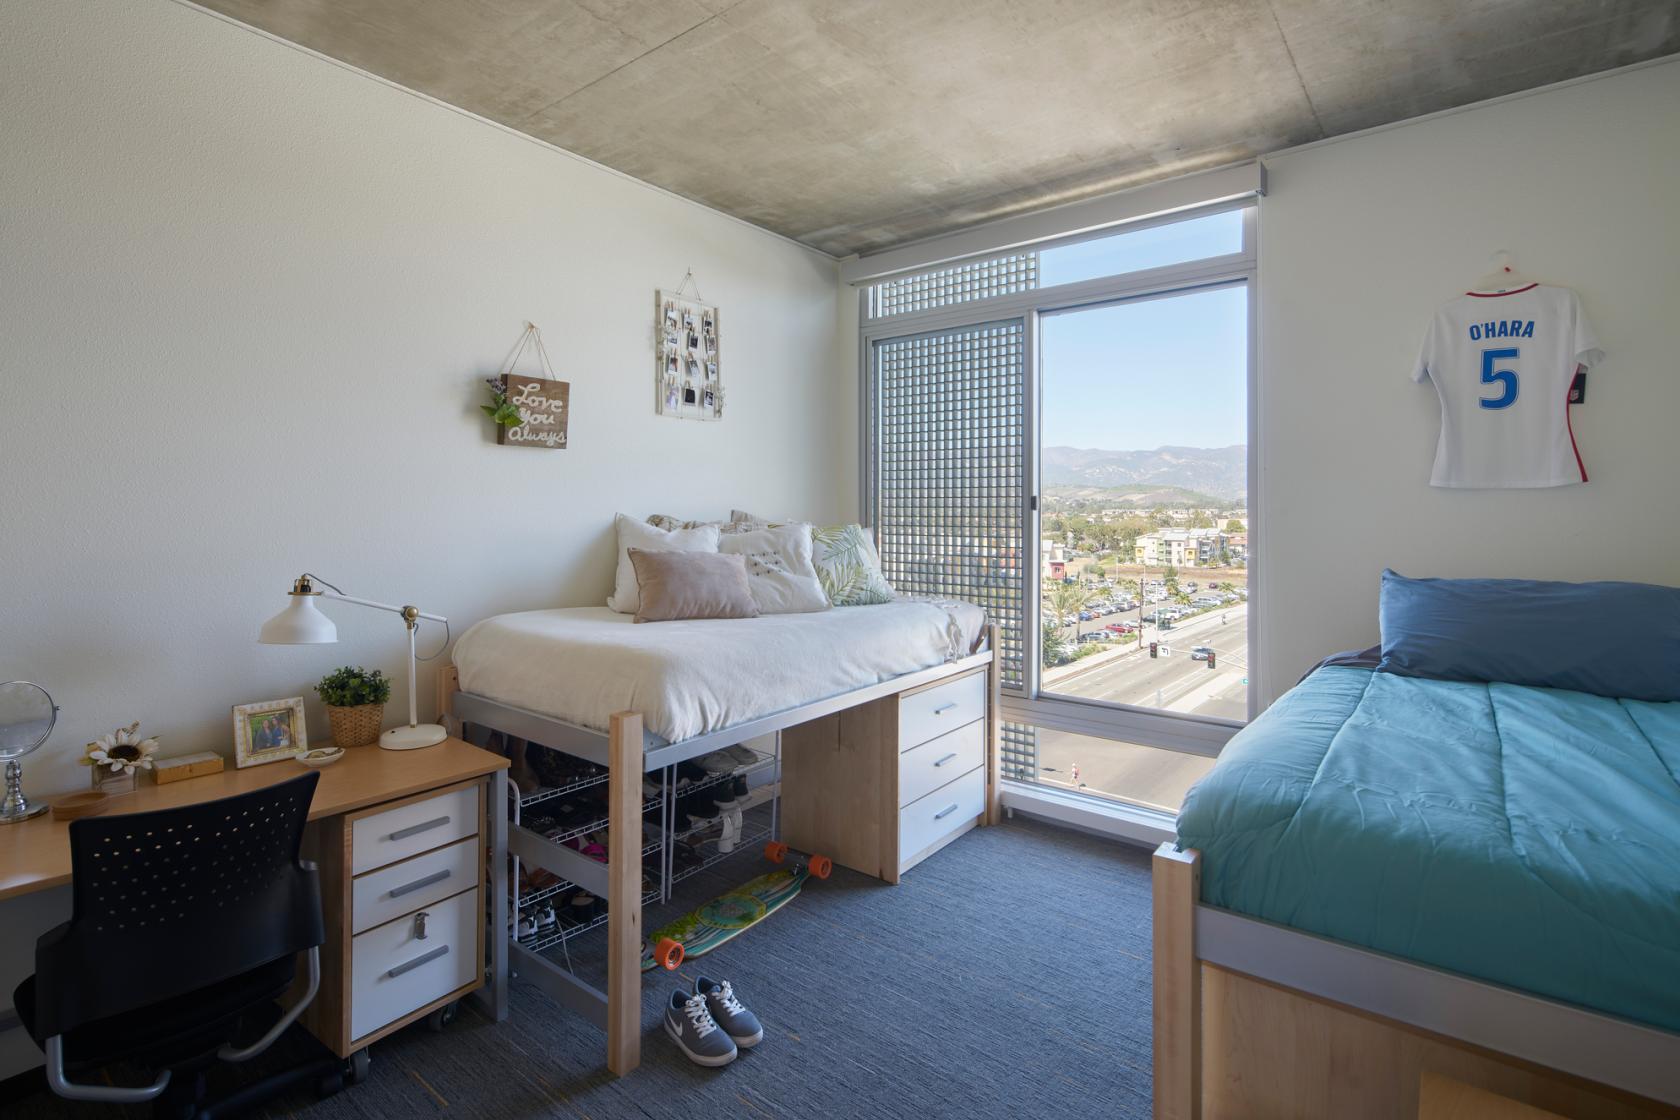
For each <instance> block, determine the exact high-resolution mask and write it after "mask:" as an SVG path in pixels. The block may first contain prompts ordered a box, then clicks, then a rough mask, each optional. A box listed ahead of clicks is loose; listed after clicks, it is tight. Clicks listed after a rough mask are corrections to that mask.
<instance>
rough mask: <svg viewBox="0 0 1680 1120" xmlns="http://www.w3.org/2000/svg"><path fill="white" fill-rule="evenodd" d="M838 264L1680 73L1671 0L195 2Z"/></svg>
mask: <svg viewBox="0 0 1680 1120" xmlns="http://www.w3.org/2000/svg"><path fill="white" fill-rule="evenodd" d="M201 2H202V3H204V4H205V5H206V6H207V7H210V8H213V9H215V10H217V11H220V12H223V13H225V14H227V15H230V16H233V17H235V18H236V19H239V20H242V21H244V22H246V23H249V24H252V25H254V26H256V27H260V28H262V29H264V30H266V31H269V32H272V33H274V34H276V35H279V36H281V37H282V38H285V39H290V40H292V41H294V42H297V43H301V44H303V45H304V46H307V47H312V48H314V49H315V50H318V51H320V52H322V53H323V54H327V55H330V56H332V57H334V58H337V59H341V60H342V61H345V62H348V63H351V64H353V65H355V66H359V67H361V68H363V69H365V70H370V71H372V72H373V73H375V74H378V75H380V76H382V77H385V78H389V79H391V80H392V81H394V82H397V83H399V84H401V85H404V86H408V87H410V88H412V89H417V90H420V91H422V92H424V93H428V94H431V95H432V96H434V97H437V98H439V99H441V100H443V101H446V102H449V103H450V104H452V105H457V106H460V107H461V108H463V109H468V110H471V111H472V112H475V113H478V114H480V115H482V116H485V117H488V118H490V119H491V120H495V121H499V122H501V123H503V124H506V125H509V126H510V127H512V128H515V129H518V130H519V131H521V132H525V133H529V134H530V135H532V136H536V137H539V138H540V139H543V140H547V141H549V142H551V143H553V144H556V145H558V146H560V147H562V148H565V149H567V150H569V151H573V152H577V153H578V154H580V155H584V156H587V157H589V158H590V159H593V160H596V161H598V162H600V163H604V164H606V165H607V166H609V167H614V168H617V169H618V170H620V171H624V172H626V173H628V174H630V175H634V176H636V177H637V178H639V179H644V180H646V181H648V182H650V183H656V184H658V185H659V186H662V187H665V188H667V189H669V190H672V191H674V192H676V193H677V194H681V195H684V196H687V197H689V198H692V199H695V200H697V201H700V202H703V203H705V204H707V205H709V206H713V207H716V208H717V209H719V210H723V211H725V212H727V213H730V214H735V215H737V216H739V217H741V218H745V219H746V220H748V221H750V222H754V223H757V224H758V225H761V226H765V227H767V228H769V229H773V230H775V231H777V232H779V233H783V234H786V235H787V236H789V237H792V238H794V239H796V240H799V241H803V242H805V243H806V244H808V245H811V246H814V247H815V248H818V249H821V250H823V251H824V252H828V253H832V254H834V255H836V256H844V255H846V254H849V253H857V252H869V251H871V250H874V249H877V248H882V247H885V246H888V245H894V244H899V243H902V242H905V241H909V240H913V239H916V238H921V237H927V236H930V235H934V234H939V233H944V232H947V231H950V230H953V229H957V228H960V227H963V226H967V225H972V224H974V223H976V222H981V221H986V220H989V219H993V218H999V217H1005V216H1008V215H1010V214H1014V213H1018V212H1021V211H1024V210H1029V209H1035V208H1038V207H1042V206H1045V205H1049V204H1053V203H1057V202H1066V201H1071V200H1073V199H1078V198H1083V197H1087V196H1090V195H1094V194H1100V193H1102V192H1105V191H1111V190H1115V189H1117V188H1120V187H1126V186H1131V185H1134V184H1137V183H1142V182H1147V181H1150V180H1154V179H1162V178H1166V177H1168V176H1172V175H1178V174H1183V173H1185V172H1188V171H1195V170H1199V169H1202V168H1207V167H1214V166H1218V165H1220V164H1224V163H1230V162H1232V161H1234V160H1239V159H1243V158H1247V157H1250V156H1255V155H1259V154H1263V153H1265V152H1269V151H1274V150H1276V149H1279V148H1283V147H1288V146H1290V145H1294V144H1301V143H1304V142H1306V141H1310V140H1317V139H1320V138H1322V137H1325V136H1333V135H1336V134H1338V133H1344V132H1351V131H1354V130H1356V129H1361V128H1367V127H1369V126H1371V125H1378V124H1383V123H1386V122H1389V121H1395V120H1401V119H1404V118H1406V117H1413V116H1417V115H1419V114H1422V113H1429V112H1433V111H1435V110H1437V109H1446V108H1450V107H1452V106H1454V105H1462V104H1466V103H1468V102H1472V101H1479V100H1482V99H1483V98H1488V97H1494V96H1497V95H1499V94H1504V93H1511V92H1514V91H1517V90H1523V89H1531V88H1533V87H1535V86H1539V85H1544V84H1546V83H1549V82H1555V81H1559V80H1562V79H1564V78H1572V77H1576V76H1577V75H1581V74H1589V73H1593V72H1595V71H1599V70H1605V69H1609V68H1611V67H1616V66H1622V65H1626V64H1627V63H1631V62H1638V61H1640V60H1642V59H1647V58H1654V57H1657V56H1659V55H1664V54H1670V53H1674V52H1676V51H1680V15H1677V12H1680V5H1677V4H1676V3H1675V2H1674V0H201Z"/></svg>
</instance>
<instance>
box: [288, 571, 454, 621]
mask: <svg viewBox="0 0 1680 1120" xmlns="http://www.w3.org/2000/svg"><path fill="white" fill-rule="evenodd" d="M311 581H313V582H314V583H318V584H320V585H321V586H322V587H330V588H332V590H331V591H318V592H315V594H318V595H320V596H321V598H323V599H337V600H338V601H340V602H342V603H355V604H356V605H357V606H359V607H372V608H373V609H374V610H377V611H390V612H391V613H392V614H400V615H402V616H403V617H404V618H405V619H406V618H408V617H409V615H410V614H412V615H413V616H414V618H425V619H430V620H431V621H433V622H443V623H447V622H448V621H449V620H448V619H447V618H445V617H443V615H441V614H428V613H427V612H426V611H423V610H420V609H419V608H417V607H411V606H403V607H399V606H395V605H393V604H391V603H380V602H377V601H375V600H373V599H358V598H357V597H356V596H354V595H346V594H345V593H344V592H342V591H340V590H339V589H338V588H337V587H336V586H334V585H333V584H330V583H328V582H327V581H326V580H324V579H322V578H321V577H320V576H318V575H316V574H315V573H314V572H304V573H303V576H302V578H300V579H299V580H298V581H297V582H296V584H294V589H295V590H300V591H301V590H307V589H308V588H309V586H310V583H311Z"/></svg>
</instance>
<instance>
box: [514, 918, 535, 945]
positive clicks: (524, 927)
mask: <svg viewBox="0 0 1680 1120" xmlns="http://www.w3.org/2000/svg"><path fill="white" fill-rule="evenodd" d="M536 935H537V920H536V919H535V918H531V917H525V918H520V919H519V922H518V924H517V925H515V926H514V928H513V936H514V939H515V940H517V941H529V940H530V939H531V938H533V937H535V936H536Z"/></svg>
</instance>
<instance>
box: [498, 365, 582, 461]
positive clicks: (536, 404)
mask: <svg viewBox="0 0 1680 1120" xmlns="http://www.w3.org/2000/svg"><path fill="white" fill-rule="evenodd" d="M571 397H572V386H571V382H569V381H551V380H549V379H548V378H545V377H526V376H524V375H523V374H518V373H510V374H508V375H507V399H508V403H509V404H511V405H513V406H514V407H515V408H517V409H519V423H517V424H515V425H513V426H512V427H503V426H502V425H499V424H498V425H497V426H496V442H497V443H501V444H518V445H522V446H527V447H559V448H564V447H565V446H566V421H567V420H568V419H569V418H570V416H571Z"/></svg>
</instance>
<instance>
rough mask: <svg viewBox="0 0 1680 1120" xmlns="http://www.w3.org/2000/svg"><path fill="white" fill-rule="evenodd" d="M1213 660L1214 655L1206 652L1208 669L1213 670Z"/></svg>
mask: <svg viewBox="0 0 1680 1120" xmlns="http://www.w3.org/2000/svg"><path fill="white" fill-rule="evenodd" d="M1213 658H1214V653H1213V651H1212V650H1211V649H1210V650H1208V668H1209V669H1211V668H1213Z"/></svg>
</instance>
